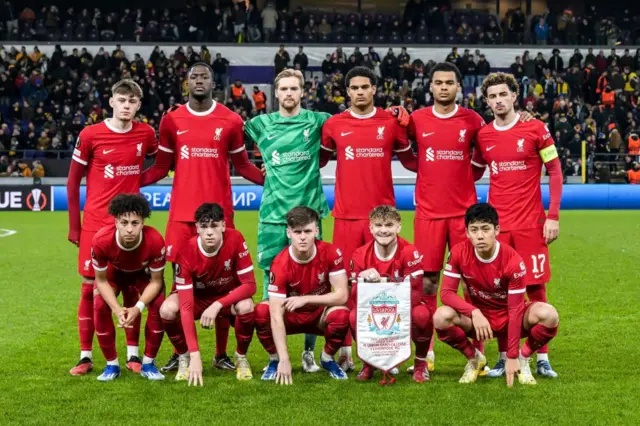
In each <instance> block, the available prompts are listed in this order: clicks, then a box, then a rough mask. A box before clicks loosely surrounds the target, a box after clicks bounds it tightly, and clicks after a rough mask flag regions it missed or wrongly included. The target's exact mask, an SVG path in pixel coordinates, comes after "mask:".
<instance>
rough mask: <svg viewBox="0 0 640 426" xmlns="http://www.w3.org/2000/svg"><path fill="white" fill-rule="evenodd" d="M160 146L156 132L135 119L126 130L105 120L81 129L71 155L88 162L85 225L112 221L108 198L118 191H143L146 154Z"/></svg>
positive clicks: (93, 226)
mask: <svg viewBox="0 0 640 426" xmlns="http://www.w3.org/2000/svg"><path fill="white" fill-rule="evenodd" d="M157 150H158V142H157V139H156V132H155V130H153V128H152V127H151V126H149V125H148V124H145V123H138V122H136V121H134V122H132V126H131V128H130V129H129V130H124V131H123V130H120V129H117V128H115V127H113V126H111V125H110V124H109V121H108V120H105V121H103V122H102V123H98V124H94V125H92V126H88V127H85V128H84V129H83V130H82V131H81V132H80V135H79V136H78V140H77V142H76V147H75V149H74V150H73V157H72V158H73V160H74V161H77V162H78V163H80V164H82V165H83V166H87V177H86V183H87V196H86V201H85V203H84V217H83V220H82V229H84V230H85V231H97V230H99V229H100V228H102V227H103V226H108V225H109V224H110V223H112V222H113V218H112V217H111V216H109V213H108V207H109V202H110V201H111V199H112V198H113V197H114V196H116V195H117V194H127V193H129V194H133V193H138V192H140V174H141V173H142V166H143V163H144V157H145V155H153V154H155V153H156V151H157Z"/></svg>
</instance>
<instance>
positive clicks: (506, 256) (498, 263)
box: [444, 240, 527, 311]
mask: <svg viewBox="0 0 640 426" xmlns="http://www.w3.org/2000/svg"><path fill="white" fill-rule="evenodd" d="M496 246H497V248H496V252H495V253H494V255H493V257H492V258H491V259H488V260H485V259H482V258H481V257H480V256H478V255H477V253H476V251H475V248H474V247H473V244H471V241H468V240H467V241H464V242H462V243H460V244H457V245H455V246H454V247H453V249H452V250H451V253H449V259H447V264H446V265H445V268H444V274H445V275H446V276H449V277H452V278H456V279H458V278H459V279H463V280H464V282H465V284H466V286H467V289H468V291H469V296H470V297H471V304H472V305H473V306H475V307H476V308H478V309H480V311H484V310H507V309H508V305H507V302H508V300H507V299H508V294H516V293H524V292H525V290H526V284H525V280H524V277H525V275H526V273H527V270H526V268H525V265H524V261H523V260H522V257H521V256H520V255H519V254H518V253H516V251H515V250H514V249H513V248H511V247H509V246H508V245H506V244H500V243H499V242H496Z"/></svg>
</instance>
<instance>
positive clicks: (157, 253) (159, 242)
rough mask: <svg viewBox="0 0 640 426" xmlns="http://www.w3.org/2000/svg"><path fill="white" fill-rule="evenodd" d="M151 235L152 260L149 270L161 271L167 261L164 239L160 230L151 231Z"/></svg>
mask: <svg viewBox="0 0 640 426" xmlns="http://www.w3.org/2000/svg"><path fill="white" fill-rule="evenodd" d="M154 231H155V230H154ZM151 235H152V236H151V240H152V242H151V261H150V262H149V270H150V271H152V272H160V271H162V270H164V265H165V263H166V259H165V256H164V254H165V248H164V239H163V238H162V235H160V233H159V232H158V231H155V232H153V233H151Z"/></svg>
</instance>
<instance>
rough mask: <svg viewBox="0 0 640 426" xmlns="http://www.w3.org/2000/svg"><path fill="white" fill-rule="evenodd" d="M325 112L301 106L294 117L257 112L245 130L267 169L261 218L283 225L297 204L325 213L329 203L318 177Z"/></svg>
mask: <svg viewBox="0 0 640 426" xmlns="http://www.w3.org/2000/svg"><path fill="white" fill-rule="evenodd" d="M329 117H330V115H329V114H327V113H321V112H312V111H309V110H306V109H301V110H300V114H298V115H296V116H295V117H283V116H281V115H280V113H279V112H273V113H271V114H266V115H259V116H257V117H254V118H253V119H251V120H250V121H249V122H247V123H246V124H245V127H244V131H245V133H246V134H247V136H249V137H250V138H251V139H253V141H254V142H255V143H256V144H257V145H258V148H259V149H260V152H261V153H262V159H263V161H264V164H265V168H266V170H267V176H266V178H265V182H264V191H263V193H262V202H261V203H260V221H261V222H264V223H275V224H286V223H287V222H286V215H287V212H289V210H291V209H292V208H294V207H296V206H300V205H304V206H307V207H310V208H312V209H314V210H315V211H317V212H318V213H319V214H320V217H325V216H327V214H328V212H329V206H328V204H327V199H326V198H325V196H324V192H323V191H322V180H321V178H320V143H321V139H322V125H323V124H324V122H325V121H327V119H328V118H329Z"/></svg>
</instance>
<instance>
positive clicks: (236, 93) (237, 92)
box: [231, 80, 246, 101]
mask: <svg viewBox="0 0 640 426" xmlns="http://www.w3.org/2000/svg"><path fill="white" fill-rule="evenodd" d="M243 94H246V92H245V90H244V86H243V85H242V81H240V80H236V81H235V83H233V86H231V97H232V98H233V100H234V101H238V100H240V99H241V98H242V95H243Z"/></svg>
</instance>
